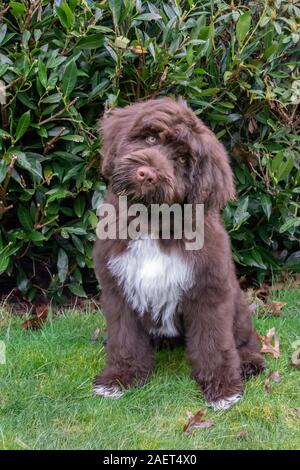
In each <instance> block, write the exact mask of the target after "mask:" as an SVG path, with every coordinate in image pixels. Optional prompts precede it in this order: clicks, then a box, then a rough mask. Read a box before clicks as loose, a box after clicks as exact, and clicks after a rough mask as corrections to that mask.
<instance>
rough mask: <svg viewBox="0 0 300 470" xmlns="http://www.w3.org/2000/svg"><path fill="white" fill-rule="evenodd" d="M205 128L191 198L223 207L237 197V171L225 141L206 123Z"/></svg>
mask: <svg viewBox="0 0 300 470" xmlns="http://www.w3.org/2000/svg"><path fill="white" fill-rule="evenodd" d="M201 130H202V132H201V133H199V134H198V137H197V141H198V145H197V147H198V149H197V150H198V151H197V153H198V158H197V162H196V165H195V169H194V175H193V185H192V191H191V194H190V200H191V202H192V203H197V204H201V203H202V204H204V206H205V209H214V210H220V209H223V207H224V206H225V205H226V203H227V202H228V201H229V200H230V199H234V197H235V187H234V181H233V174H232V170H231V168H230V165H229V161H228V156H227V153H226V151H225V148H224V147H223V145H222V144H221V142H219V141H218V139H217V138H216V136H215V135H214V134H213V132H211V131H210V130H209V129H208V128H207V127H206V126H203V127H202V129H201Z"/></svg>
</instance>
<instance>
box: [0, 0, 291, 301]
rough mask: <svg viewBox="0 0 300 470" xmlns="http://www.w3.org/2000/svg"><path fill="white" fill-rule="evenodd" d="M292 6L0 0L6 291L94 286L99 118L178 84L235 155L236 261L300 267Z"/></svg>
mask: <svg viewBox="0 0 300 470" xmlns="http://www.w3.org/2000/svg"><path fill="white" fill-rule="evenodd" d="M296 4H297V2H295V1H288V0H284V1H280V0H274V1H271V0H269V1H267V0H265V1H255V2H254V1H253V2H251V1H247V2H246V1H232V2H229V1H227V2H225V1H218V0H217V1H206V0H202V1H201V0H200V1H192V0H187V1H179V0H177V1H175V0H174V1H165V2H163V1H159V0H154V1H153V2H141V1H138V0H136V1H134V0H124V1H115V0H109V1H99V2H95V1H92V0H82V1H81V0H68V1H60V0H56V1H54V2H48V1H44V0H35V1H31V2H29V0H19V1H16V2H4V4H3V2H2V3H1V7H0V80H1V81H2V83H1V85H2V92H1V94H0V102H1V118H0V123H1V127H0V157H1V159H0V201H1V202H0V218H1V236H0V273H2V274H1V278H0V279H1V283H0V284H1V286H2V287H1V289H2V290H3V289H4V290H5V289H6V288H8V287H14V286H15V285H17V287H18V289H19V290H20V291H21V292H22V293H24V294H25V295H26V296H27V297H28V298H29V299H32V298H34V296H35V295H36V293H37V292H38V291H39V289H41V288H42V289H48V292H49V294H50V295H53V294H54V295H55V297H56V298H62V295H63V293H67V292H69V291H71V292H72V293H73V294H75V295H85V290H86V289H88V290H89V289H90V288H94V286H95V281H94V278H93V273H92V269H91V268H92V261H91V250H92V243H93V240H94V238H95V226H96V223H97V218H96V215H95V207H96V205H97V201H98V200H99V198H100V197H101V194H102V192H103V190H104V183H103V182H101V179H100V175H99V158H100V153H99V148H100V145H99V142H98V140H97V132H96V121H97V118H98V117H99V116H100V115H101V113H102V112H103V110H104V108H105V107H106V108H109V107H113V106H116V105H120V106H124V105H126V104H127V103H129V102H132V101H134V100H135V99H143V98H146V97H154V96H158V95H165V94H174V95H182V96H184V97H185V98H186V100H187V101H188V103H189V104H190V106H191V107H192V108H193V109H194V110H195V111H196V113H197V114H198V115H199V116H200V117H201V118H202V119H203V120H204V121H205V123H206V124H208V125H209V126H210V127H211V128H212V129H213V130H214V131H215V132H216V134H217V135H218V137H219V138H220V139H222V141H223V142H224V143H225V145H226V147H227V149H228V151H229V154H230V155H231V158H232V162H233V165H234V168H235V174H236V181H237V186H238V192H239V198H238V200H237V201H235V202H233V203H231V204H230V205H229V206H228V207H227V208H226V210H225V212H224V218H225V222H226V226H227V228H228V230H229V232H230V234H231V237H232V242H233V250H234V256H235V260H236V261H237V263H238V264H239V268H240V271H241V272H247V273H252V272H256V275H257V277H258V279H262V278H263V276H264V275H265V274H267V273H270V272H271V271H272V270H275V271H277V270H278V269H281V268H284V269H285V270H287V269H299V265H300V251H299V245H298V243H299V226H300V218H299V216H298V208H299V181H300V169H299V140H300V138H299V135H297V131H298V130H299V124H300V118H299V113H298V114H297V110H298V111H299V109H298V108H299V101H300V80H299V70H297V67H299V59H300V28H299V17H300V8H299V6H298V7H297V5H296ZM297 21H298V24H297ZM4 88H5V93H4V92H3V90H4ZM89 286H90V287H89ZM66 288H68V289H66Z"/></svg>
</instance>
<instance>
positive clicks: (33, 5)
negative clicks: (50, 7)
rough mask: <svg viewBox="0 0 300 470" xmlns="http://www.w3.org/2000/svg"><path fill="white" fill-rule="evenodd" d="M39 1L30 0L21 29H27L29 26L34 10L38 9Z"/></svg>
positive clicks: (40, 0)
mask: <svg viewBox="0 0 300 470" xmlns="http://www.w3.org/2000/svg"><path fill="white" fill-rule="evenodd" d="M41 2H42V0H30V8H29V10H28V13H27V15H26V18H25V21H24V26H23V31H26V29H28V27H29V26H30V23H31V20H32V17H33V15H34V14H35V12H36V11H37V10H38V8H39V6H40V4H41Z"/></svg>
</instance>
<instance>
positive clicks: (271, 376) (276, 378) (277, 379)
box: [268, 370, 281, 383]
mask: <svg viewBox="0 0 300 470" xmlns="http://www.w3.org/2000/svg"><path fill="white" fill-rule="evenodd" d="M268 378H269V379H270V380H271V381H272V382H275V383H280V382H281V375H280V373H279V372H278V370H274V372H270V374H269V375H268Z"/></svg>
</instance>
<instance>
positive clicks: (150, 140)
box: [146, 135, 157, 145]
mask: <svg viewBox="0 0 300 470" xmlns="http://www.w3.org/2000/svg"><path fill="white" fill-rule="evenodd" d="M156 141H157V138H156V137H154V135H148V137H146V142H147V144H152V145H153V144H155V142H156Z"/></svg>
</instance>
